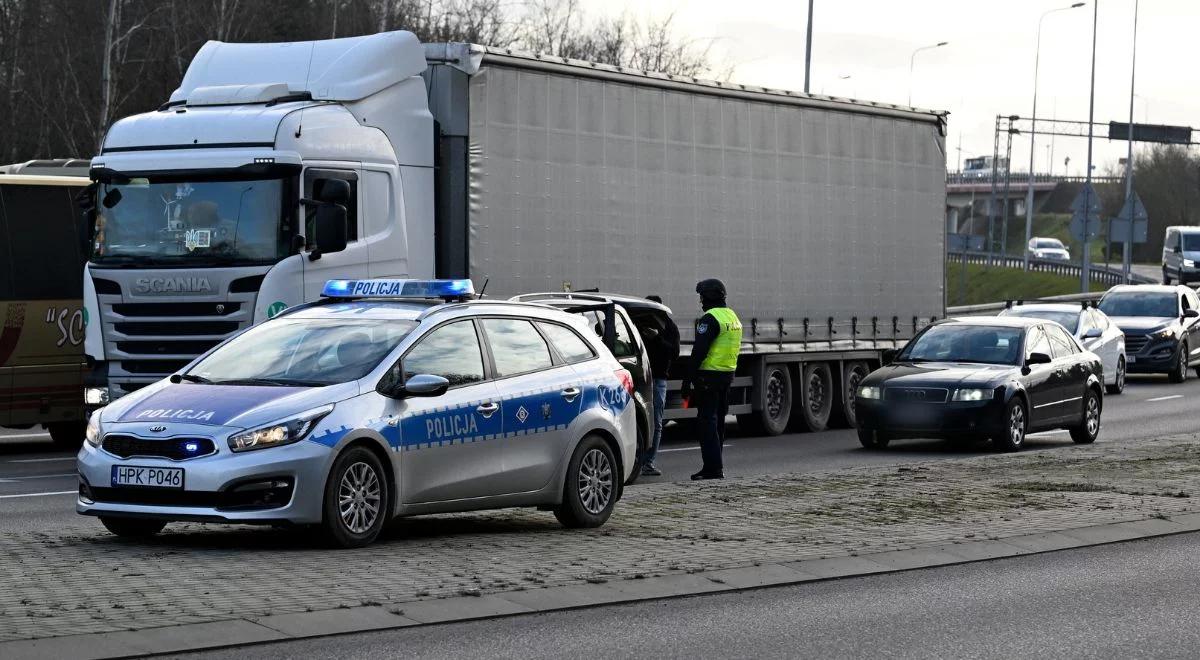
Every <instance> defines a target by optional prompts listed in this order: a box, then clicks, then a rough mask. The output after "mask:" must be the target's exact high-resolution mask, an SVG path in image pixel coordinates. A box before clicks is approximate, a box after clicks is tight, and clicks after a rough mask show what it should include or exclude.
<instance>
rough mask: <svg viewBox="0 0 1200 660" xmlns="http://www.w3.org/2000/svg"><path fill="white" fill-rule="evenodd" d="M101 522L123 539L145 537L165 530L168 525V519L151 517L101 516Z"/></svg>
mask: <svg viewBox="0 0 1200 660" xmlns="http://www.w3.org/2000/svg"><path fill="white" fill-rule="evenodd" d="M100 524H102V525H104V528H105V529H107V530H108V531H110V532H112V533H113V534H115V535H117V536H119V537H121V538H123V539H144V538H149V537H151V536H154V535H155V534H157V533H159V532H161V531H163V528H164V527H166V526H167V521H165V520H154V519H151V518H122V517H119V516H100Z"/></svg>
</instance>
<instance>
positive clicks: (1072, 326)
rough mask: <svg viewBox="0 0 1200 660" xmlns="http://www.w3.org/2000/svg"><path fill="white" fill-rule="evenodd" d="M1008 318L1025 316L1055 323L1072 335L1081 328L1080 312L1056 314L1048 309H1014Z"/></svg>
mask: <svg viewBox="0 0 1200 660" xmlns="http://www.w3.org/2000/svg"><path fill="white" fill-rule="evenodd" d="M1006 316H1025V317H1032V318H1035V319H1046V320H1047V321H1054V322H1055V323H1058V324H1060V325H1062V327H1064V328H1066V329H1067V332H1069V333H1071V334H1075V330H1076V328H1078V327H1079V312H1054V311H1050V310H1046V309H1013V310H1012V311H1010V312H1009V313H1008V314H1006Z"/></svg>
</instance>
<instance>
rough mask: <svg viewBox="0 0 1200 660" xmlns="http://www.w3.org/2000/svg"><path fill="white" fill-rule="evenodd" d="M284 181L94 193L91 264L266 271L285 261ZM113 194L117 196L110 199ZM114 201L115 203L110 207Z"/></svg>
mask: <svg viewBox="0 0 1200 660" xmlns="http://www.w3.org/2000/svg"><path fill="white" fill-rule="evenodd" d="M284 189H285V180H284V179H265V180H245V181H243V180H238V181H194V182H182V183H178V182H172V183H153V182H150V181H148V180H146V179H134V180H132V181H130V182H129V183H126V184H105V185H102V186H100V190H99V191H98V198H99V199H101V200H105V201H107V202H108V203H109V204H111V207H109V206H106V205H105V204H98V205H97V217H96V233H95V242H94V245H93V251H92V255H93V256H92V261H93V262H94V263H97V264H104V265H113V266H121V265H130V264H137V265H155V264H159V265H161V264H194V265H200V264H203V263H205V262H217V263H220V264H222V265H225V264H269V263H275V262H277V261H279V260H280V259H282V258H284V257H286V256H287V255H288V249H289V239H290V237H291V234H292V233H294V232H293V231H292V229H290V228H289V227H288V226H287V225H288V224H289V222H288V221H287V219H286V218H284V204H283V200H284ZM118 193H119V194H118ZM114 200H115V203H113V202H114Z"/></svg>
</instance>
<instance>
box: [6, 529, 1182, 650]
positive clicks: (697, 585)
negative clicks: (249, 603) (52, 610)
mask: <svg viewBox="0 0 1200 660" xmlns="http://www.w3.org/2000/svg"><path fill="white" fill-rule="evenodd" d="M1195 531H1200V513H1192V514H1184V515H1179V516H1173V517H1169V518H1146V519H1141V520H1132V521H1127V522H1121V523H1113V524H1108V525H1097V526H1092V527H1079V528H1075V529H1065V530H1060V531H1057V532H1046V533H1041V534H1030V535H1027V536H1013V537H1008V538H1004V539H985V540H979V541H971V542H965V543H942V544H934V545H929V546H926V547H920V548H913V549H909V550H895V551H890V552H881V553H875V554H869V555H857V556H854V555H852V556H842V557H829V558H824V559H806V560H798V561H788V562H777V563H768V564H757V565H753V566H744V567H739V568H726V569H719V570H713V571H700V572H696V573H684V574H674V575H664V576H659V577H649V578H643V579H624V580H619V581H613V582H604V583H587V584H576V585H566V586H559V587H548V588H545V589H532V590H526V591H510V592H502V593H495V594H482V595H465V596H455V597H451V598H439V599H432V600H418V601H411V602H405V603H395V604H390V605H370V606H363V607H351V608H341V609H333V610H322V611H315V612H299V613H291V614H278V615H273V616H267V617H254V618H247V619H228V620H225V621H209V622H205V623H196V624H186V625H177V626H164V627H161V628H146V629H141V630H132V631H122V632H108V633H95V634H86V635H68V636H63V637H48V638H43V639H29V640H17V641H12V642H2V643H0V657H2V658H6V659H8V660H18V659H22V658H63V657H70V658H78V659H85V658H125V657H134V656H143V655H150V654H159V653H181V652H187V651H200V650H211V649H217V648H227V647H235V646H245V645H250V644H261V643H264V642H276V641H286V640H293V639H303V638H312V637H325V636H329V635H340V634H346V633H355V632H367V631H374V630H389V629H396V628H405V627H411V626H422V625H434V624H439V623H451V622H457V621H469V620H472V619H487V618H493V617H502V616H515V615H520V614H532V613H537V612H552V611H557V610H570V609H579V608H586V607H596V606H600V605H611V604H617V603H629V602H635V601H641V600H652V599H665V598H680V597H684V596H695V595H700V594H711V593H728V592H734V591H746V590H751V589H761V588H765V587H774V586H782V585H794V584H803V583H806V582H819V581H824V580H836V579H840V578H848V577H858V576H863V575H871V574H875V573H894V572H900V571H909V570H916V569H921V568H933V567H936V566H949V565H954V564H968V563H973V562H979V561H987V560H991V559H1002V558H1006V557H1019V556H1024V555H1035V554H1042V553H1046V552H1054V551H1057V550H1067V549H1071V548H1084V547H1089V546H1096V545H1105V544H1109V543H1120V542H1123V541H1133V540H1138V539H1146V538H1154V537H1159V536H1171V535H1174V534H1183V533H1187V532H1195Z"/></svg>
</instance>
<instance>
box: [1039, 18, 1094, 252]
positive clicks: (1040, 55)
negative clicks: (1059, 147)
mask: <svg viewBox="0 0 1200 660" xmlns="http://www.w3.org/2000/svg"><path fill="white" fill-rule="evenodd" d="M1084 4H1085V3H1082V2H1076V3H1075V4H1073V5H1071V6H1070V7H1059V8H1058V9H1051V10H1050V11H1047V12H1044V13H1043V14H1042V16H1041V17H1040V18H1038V29H1037V46H1036V47H1035V49H1034V52H1033V114H1031V115H1030V116H1029V186H1028V190H1026V191H1025V250H1024V254H1025V259H1024V267H1025V271H1026V272H1028V271H1029V241H1030V239H1032V238H1033V156H1034V153H1035V150H1034V140H1035V138H1036V136H1037V85H1038V64H1039V63H1040V61H1041V58H1042V21H1044V20H1046V17H1047V16H1049V15H1050V14H1053V13H1055V12H1060V11H1067V10H1068V9H1076V8H1079V7H1082V6H1083V5H1084Z"/></svg>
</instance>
